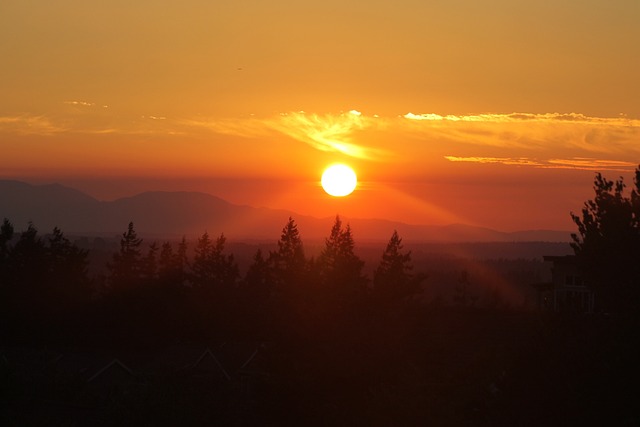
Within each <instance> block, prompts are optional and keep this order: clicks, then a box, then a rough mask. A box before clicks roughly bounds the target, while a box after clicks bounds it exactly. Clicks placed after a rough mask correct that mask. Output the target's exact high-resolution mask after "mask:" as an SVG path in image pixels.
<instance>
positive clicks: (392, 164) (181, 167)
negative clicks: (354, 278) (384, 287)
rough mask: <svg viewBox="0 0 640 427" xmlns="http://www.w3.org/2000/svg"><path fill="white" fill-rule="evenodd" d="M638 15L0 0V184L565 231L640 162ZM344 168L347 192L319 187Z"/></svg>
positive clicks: (513, 7)
mask: <svg viewBox="0 0 640 427" xmlns="http://www.w3.org/2000/svg"><path fill="white" fill-rule="evenodd" d="M639 22H640V2H639V1H638V0H580V1H578V0H571V1H569V0H554V1H545V0H537V1H528V0H523V1H516V2H514V1H513V0H510V1H506V0H504V1H503V0H488V1H483V2H478V1H475V0H447V1H435V0H434V1H424V0H420V1H418V0H404V1H403V0H398V1H394V2H390V1H376V0H370V1H367V2H364V1H360V2H344V1H334V0H325V1H322V2H318V1H299V0H298V1H293V0H290V1H285V0H269V1H267V0H264V1H261V0H254V1H239V0H236V1H215V2H214V1H204V0H182V1H180V2H169V1H167V2H157V1H149V0H139V1H136V2H129V1H121V0H109V1H101V0H100V1H98V0H93V1H92V0H60V1H56V2H51V1H45V0H19V1H18V0H3V1H2V2H1V3H0V58H2V63H1V66H0V153H1V155H0V157H1V159H2V160H1V165H0V178H11V179H21V180H25V181H27V182H32V183H44V182H61V183H64V184H68V185H72V186H74V187H76V188H79V189H81V190H83V191H86V192H88V193H90V194H92V195H94V196H96V197H98V198H101V199H113V198H116V197H121V196H128V195H132V194H135V193H137V192H140V191H144V190H197V191H205V192H209V193H212V194H215V195H218V196H220V197H223V198H225V199H227V200H229V201H231V202H234V203H240V204H247V205H253V206H267V207H272V208H283V209H291V210H293V211H296V212H299V213H301V214H310V215H315V216H328V215H334V214H336V213H340V214H342V215H344V216H347V217H356V216H357V217H378V218H388V219H393V220H400V221H404V222H409V223H424V224H448V223H455V222H461V223H468V224H474V225H481V226H488V227H493V228H497V229H501V230H515V229H542V228H551V229H573V228H574V227H573V224H572V222H571V219H570V217H569V212H570V211H572V210H573V211H578V210H579V209H580V208H581V206H582V203H583V202H584V201H585V200H586V199H587V198H590V197H591V194H592V190H591V185H592V181H593V176H594V173H595V171H600V172H602V173H603V174H604V175H605V176H607V177H609V178H617V177H618V176H624V177H625V178H626V180H627V182H629V183H630V177H631V172H632V171H633V169H634V167H635V166H636V165H637V164H638V163H640V102H639V101H640V77H638V76H640V50H639V49H640V48H639V46H640V25H638V23H639ZM333 162H343V163H347V164H349V165H351V166H353V167H354V169H356V172H357V173H358V175H359V178H360V179H361V184H360V186H359V188H358V189H357V190H356V192H355V193H354V194H353V195H352V196H349V197H347V198H343V199H335V198H331V197H329V196H327V195H326V194H325V193H324V192H323V191H322V190H321V188H320V187H319V179H320V175H321V173H322V170H323V169H324V167H326V166H327V165H328V164H330V163H333ZM284 221H286V218H285V219H284V220H283V222H284Z"/></svg>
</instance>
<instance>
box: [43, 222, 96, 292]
mask: <svg viewBox="0 0 640 427" xmlns="http://www.w3.org/2000/svg"><path fill="white" fill-rule="evenodd" d="M48 240H49V246H48V248H47V250H48V256H49V261H48V264H49V273H50V277H51V279H52V280H53V281H54V282H55V288H56V290H55V292H56V294H58V295H60V297H61V298H60V299H61V300H63V301H65V302H67V303H68V304H71V305H74V304H81V303H83V302H86V301H87V300H88V299H89V297H90V296H91V281H90V279H89V277H88V273H87V267H88V265H89V260H88V256H89V251H88V250H85V249H80V248H79V247H78V246H76V245H75V244H73V243H71V241H70V240H69V239H68V238H67V237H65V236H64V233H62V231H61V230H60V229H59V228H58V227H55V228H54V229H53V233H52V235H51V236H50V237H49V239H48Z"/></svg>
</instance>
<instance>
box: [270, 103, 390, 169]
mask: <svg viewBox="0 0 640 427" xmlns="http://www.w3.org/2000/svg"><path fill="white" fill-rule="evenodd" d="M375 120H376V119H375V118H372V117H366V116H363V115H362V113H360V112H359V111H356V110H351V111H349V112H347V113H343V114H339V115H317V114H306V113H289V114H283V115H281V116H280V118H279V119H276V120H271V121H268V122H267V124H268V125H269V126H270V127H271V128H273V129H275V130H277V131H278V132H281V133H283V134H285V135H288V136H290V137H291V138H294V139H296V140H298V141H302V142H305V143H307V144H309V145H310V146H312V147H313V148H315V149H317V150H320V151H330V152H331V151H333V152H338V153H342V154H346V155H347V156H351V157H355V158H359V159H368V160H376V159H378V158H379V157H380V156H382V155H384V154H386V152H385V151H383V150H380V149H377V148H373V147H367V146H365V145H364V144H362V143H356V142H355V141H354V140H355V138H354V134H355V133H356V132H358V131H362V130H365V129H371V128H373V127H375V126H376V123H375Z"/></svg>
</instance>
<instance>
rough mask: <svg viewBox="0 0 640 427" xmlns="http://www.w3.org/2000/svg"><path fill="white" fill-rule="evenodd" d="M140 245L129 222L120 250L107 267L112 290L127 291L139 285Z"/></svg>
mask: <svg viewBox="0 0 640 427" xmlns="http://www.w3.org/2000/svg"><path fill="white" fill-rule="evenodd" d="M141 245H142V239H140V238H138V234H137V233H136V231H135V228H134V226H133V222H130V223H129V226H128V227H127V231H125V232H124V233H122V238H121V239H120V250H119V251H118V252H116V253H114V254H113V258H112V261H111V263H109V264H108V265H107V267H108V269H109V273H110V274H109V284H110V285H111V287H112V288H113V289H127V288H129V287H131V286H134V285H138V284H139V283H140V279H141V276H142V265H141V252H140V246H141Z"/></svg>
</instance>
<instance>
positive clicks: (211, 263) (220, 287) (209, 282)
mask: <svg viewBox="0 0 640 427" xmlns="http://www.w3.org/2000/svg"><path fill="white" fill-rule="evenodd" d="M226 241H227V239H226V237H224V234H220V236H219V237H218V238H217V239H216V241H215V243H214V242H213V241H212V240H211V238H210V237H209V233H207V232H205V233H204V234H203V235H202V236H201V237H200V238H199V239H198V243H197V245H196V248H195V256H194V259H193V263H192V265H191V271H192V274H191V280H192V282H193V285H194V286H195V287H196V288H199V289H203V290H208V291H210V292H214V293H219V292H221V291H226V290H228V289H230V288H232V287H233V286H234V285H235V283H236V280H237V278H238V274H239V272H238V266H237V264H236V263H235V260H234V258H233V255H225V254H224V245H225V243H226Z"/></svg>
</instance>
